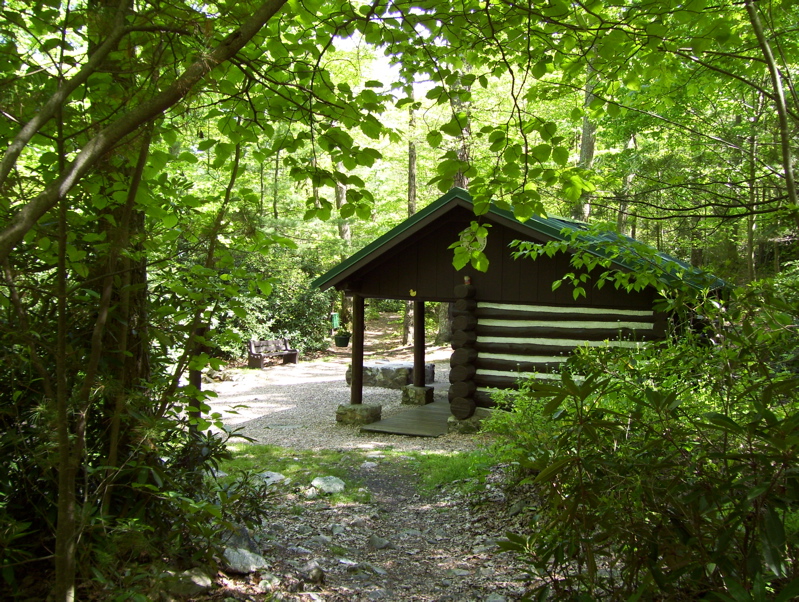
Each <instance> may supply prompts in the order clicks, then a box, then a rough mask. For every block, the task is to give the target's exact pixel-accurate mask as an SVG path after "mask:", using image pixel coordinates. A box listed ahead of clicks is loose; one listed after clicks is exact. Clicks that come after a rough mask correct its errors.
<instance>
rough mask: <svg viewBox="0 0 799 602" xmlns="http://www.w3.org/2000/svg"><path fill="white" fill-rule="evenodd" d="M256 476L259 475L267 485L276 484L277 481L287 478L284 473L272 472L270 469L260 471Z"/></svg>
mask: <svg viewBox="0 0 799 602" xmlns="http://www.w3.org/2000/svg"><path fill="white" fill-rule="evenodd" d="M258 476H259V477H261V478H262V479H263V480H264V482H265V483H266V484H267V485H276V484H277V483H281V482H283V481H287V482H288V479H287V478H286V476H285V475H282V474H280V473H279V472H272V471H271V470H267V471H265V472H262V473H260V474H259V475H258Z"/></svg>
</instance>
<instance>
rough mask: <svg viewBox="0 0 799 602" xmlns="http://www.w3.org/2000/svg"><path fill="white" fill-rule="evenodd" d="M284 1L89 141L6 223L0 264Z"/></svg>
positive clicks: (264, 9) (264, 7) (276, 0)
mask: <svg viewBox="0 0 799 602" xmlns="http://www.w3.org/2000/svg"><path fill="white" fill-rule="evenodd" d="M286 1H287V0H267V1H266V2H264V3H263V4H261V6H260V7H259V8H257V9H256V10H255V11H254V12H253V15H252V17H251V18H250V19H249V21H247V22H246V23H244V24H243V25H242V26H241V27H240V28H239V29H237V30H235V31H233V32H231V33H230V34H229V35H228V36H227V37H226V38H225V39H224V40H222V42H221V43H220V44H219V45H218V46H217V47H216V48H215V49H214V50H213V51H211V52H210V53H209V54H207V55H205V56H203V57H201V58H199V59H198V60H197V61H195V62H194V63H193V64H192V65H190V66H189V67H188V68H187V69H186V71H184V72H183V75H181V76H180V77H179V78H178V79H177V80H175V81H174V82H173V83H172V85H171V86H169V87H168V88H166V89H165V90H164V91H163V92H161V93H160V94H158V95H156V96H155V97H153V98H151V99H150V100H149V101H146V102H143V103H142V104H140V105H139V106H137V107H134V108H133V109H131V110H130V111H129V112H128V113H127V114H126V115H123V116H122V117H120V118H119V119H117V120H116V121H115V122H113V123H111V124H110V125H109V126H108V127H106V128H105V129H103V130H102V131H100V132H98V133H97V135H96V136H95V137H94V138H92V139H91V140H89V142H87V143H86V145H85V146H84V147H83V149H82V150H81V151H80V153H78V155H77V157H76V158H75V160H74V161H73V162H72V163H71V164H70V165H69V166H68V167H67V168H66V170H65V171H64V172H63V173H62V174H61V176H60V177H59V178H58V179H57V180H55V181H54V182H52V183H51V184H50V185H49V186H47V187H46V188H45V189H44V190H43V191H42V192H41V193H40V194H39V195H38V196H36V197H35V198H33V199H32V200H30V201H29V202H28V203H27V204H25V205H24V206H23V207H22V208H21V209H20V210H19V211H18V212H17V213H16V214H15V215H14V217H13V218H12V219H11V220H10V221H9V224H8V225H7V226H6V227H5V228H4V229H3V230H2V231H0V262H3V261H5V259H6V258H7V257H8V256H9V255H10V254H11V251H12V250H13V249H14V247H15V246H16V245H17V244H18V243H19V242H20V241H21V240H22V238H23V237H24V236H25V234H26V233H27V232H28V231H29V230H30V229H31V228H32V227H33V226H34V225H35V224H36V222H37V221H38V220H39V218H41V217H42V216H43V215H44V214H45V213H46V212H47V211H49V210H50V209H52V208H53V207H54V206H55V205H56V203H57V202H58V200H59V199H60V198H62V197H64V196H65V195H66V194H67V193H68V192H69V191H70V190H71V189H72V188H73V187H74V186H75V185H76V184H77V183H78V182H79V181H80V180H81V178H82V177H83V176H84V175H86V173H87V172H88V171H89V170H90V169H91V168H92V167H94V165H95V164H96V163H97V161H98V160H99V159H100V158H101V157H102V156H103V155H104V154H105V153H106V152H107V151H108V150H110V149H111V148H113V146H114V145H115V144H116V143H117V142H119V141H120V140H122V139H123V138H124V137H126V136H128V135H129V134H131V133H132V132H135V131H136V130H137V129H138V128H140V127H141V126H142V125H144V124H146V123H148V122H149V121H152V120H153V119H155V118H156V117H158V116H159V115H161V114H162V113H163V112H164V111H166V110H167V109H169V108H170V107H172V106H173V105H175V104H177V103H178V102H179V101H180V100H181V99H183V98H184V97H185V96H186V95H187V94H188V93H189V92H190V91H191V90H192V88H193V87H194V86H195V85H196V84H197V83H198V82H199V81H200V80H202V79H203V78H204V77H205V76H206V75H207V74H208V73H209V72H211V71H212V70H213V69H214V68H215V67H216V66H217V65H219V64H221V63H224V62H225V61H228V60H230V59H231V58H232V57H233V56H235V55H236V54H237V53H238V52H239V51H240V50H241V49H242V48H244V46H246V45H247V43H248V42H249V41H250V40H251V39H252V38H253V37H254V36H255V35H256V34H257V33H258V32H259V31H260V30H261V29H262V28H263V27H264V26H265V25H266V23H267V22H269V20H270V19H271V18H272V17H273V16H274V15H275V14H276V13H277V12H278V11H279V10H280V9H281V8H282V6H283V5H284V4H285V3H286Z"/></svg>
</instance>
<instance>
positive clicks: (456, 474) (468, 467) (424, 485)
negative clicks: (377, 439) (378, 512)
mask: <svg viewBox="0 0 799 602" xmlns="http://www.w3.org/2000/svg"><path fill="white" fill-rule="evenodd" d="M411 457H412V458H413V466H414V468H415V472H416V473H417V474H419V475H421V484H420V488H421V491H422V492H427V493H431V492H433V491H434V490H436V489H438V488H440V487H443V486H449V485H453V484H457V485H459V486H460V488H461V489H463V490H464V491H475V490H478V489H480V488H481V485H482V484H483V483H484V482H485V476H486V474H488V470H489V468H490V467H491V466H493V465H494V464H496V458H495V457H493V456H492V455H491V454H488V453H486V452H485V451H484V450H477V451H470V452H458V453H418V452H414V453H413V454H411Z"/></svg>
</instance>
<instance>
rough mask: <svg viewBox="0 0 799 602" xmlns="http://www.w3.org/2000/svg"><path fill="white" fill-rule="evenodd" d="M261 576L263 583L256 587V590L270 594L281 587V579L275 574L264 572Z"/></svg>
mask: <svg viewBox="0 0 799 602" xmlns="http://www.w3.org/2000/svg"><path fill="white" fill-rule="evenodd" d="M260 576H261V581H260V582H259V583H258V585H257V586H256V589H257V590H260V591H261V592H264V593H267V592H270V591H272V590H273V589H275V588H276V587H278V586H279V585H280V577H278V576H277V575H275V574H273V573H268V572H263V573H261V575H260Z"/></svg>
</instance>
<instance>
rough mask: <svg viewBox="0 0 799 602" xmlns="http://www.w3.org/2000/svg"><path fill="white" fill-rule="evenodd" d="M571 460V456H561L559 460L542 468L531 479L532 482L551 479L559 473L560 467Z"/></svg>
mask: <svg viewBox="0 0 799 602" xmlns="http://www.w3.org/2000/svg"><path fill="white" fill-rule="evenodd" d="M571 462H572V458H561V459H559V460H555V461H554V462H552V463H551V464H550V465H549V466H547V467H546V468H545V469H544V470H542V471H541V472H540V473H538V476H537V477H536V478H535V479H534V480H533V483H542V482H544V481H551V480H552V479H554V478H555V477H556V476H557V475H558V473H560V471H561V469H562V468H563V467H564V466H567V465H568V464H571Z"/></svg>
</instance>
